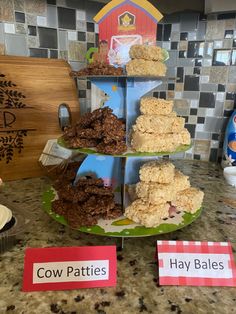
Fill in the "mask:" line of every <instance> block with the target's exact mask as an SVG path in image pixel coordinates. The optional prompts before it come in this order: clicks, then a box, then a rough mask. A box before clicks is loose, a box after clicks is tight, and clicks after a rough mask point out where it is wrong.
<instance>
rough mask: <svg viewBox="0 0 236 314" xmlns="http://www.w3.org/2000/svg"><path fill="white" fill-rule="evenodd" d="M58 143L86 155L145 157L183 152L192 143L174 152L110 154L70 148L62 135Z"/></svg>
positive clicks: (181, 146) (88, 149)
mask: <svg viewBox="0 0 236 314" xmlns="http://www.w3.org/2000/svg"><path fill="white" fill-rule="evenodd" d="M57 143H58V145H59V146H61V147H63V148H67V149H70V150H73V151H75V152H78V153H81V154H86V155H97V156H113V157H145V156H163V155H174V154H177V153H183V152H186V151H188V150H189V149H190V148H191V147H192V144H190V145H180V146H179V147H178V148H177V149H176V150H175V151H174V152H158V153H157V152H154V153H148V152H143V153H142V152H132V153H123V154H118V155H109V154H102V153H98V152H96V151H95V150H94V149H91V148H70V147H68V146H67V145H66V143H65V140H64V139H63V138H62V137H59V138H58V139H57Z"/></svg>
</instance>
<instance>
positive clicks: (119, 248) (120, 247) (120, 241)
mask: <svg viewBox="0 0 236 314" xmlns="http://www.w3.org/2000/svg"><path fill="white" fill-rule="evenodd" d="M124 244H125V238H124V237H121V238H118V245H117V251H122V250H123V248H124Z"/></svg>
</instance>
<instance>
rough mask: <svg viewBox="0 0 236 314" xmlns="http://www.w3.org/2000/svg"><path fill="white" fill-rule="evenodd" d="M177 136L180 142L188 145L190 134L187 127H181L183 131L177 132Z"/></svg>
mask: <svg viewBox="0 0 236 314" xmlns="http://www.w3.org/2000/svg"><path fill="white" fill-rule="evenodd" d="M179 137H180V138H179V142H180V144H182V145H189V144H190V143H191V136H190V133H189V131H188V130H187V129H183V131H182V132H180V133H179Z"/></svg>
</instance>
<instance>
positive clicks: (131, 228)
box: [43, 186, 202, 237]
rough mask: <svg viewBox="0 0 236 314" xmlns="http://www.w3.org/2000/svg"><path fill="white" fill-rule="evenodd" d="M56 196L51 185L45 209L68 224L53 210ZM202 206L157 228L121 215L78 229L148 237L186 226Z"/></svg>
mask: <svg viewBox="0 0 236 314" xmlns="http://www.w3.org/2000/svg"><path fill="white" fill-rule="evenodd" d="M55 198H56V192H55V190H54V189H53V188H52V187H51V186H49V187H48V189H47V190H46V191H45V192H44V194H43V209H44V211H45V212H46V213H47V214H49V215H50V216H51V217H52V218H53V219H54V220H56V221H57V222H59V223H60V224H63V225H65V226H68V227H69V225H68V223H67V221H66V219H65V217H63V216H60V215H57V214H56V213H54V212H53V211H52V206H51V204H52V201H53V200H54V199H55ZM201 211H202V208H200V209H199V210H198V211H197V212H196V213H194V214H190V213H186V212H180V213H179V214H176V215H175V217H173V218H168V219H167V220H163V223H162V224H160V225H159V226H157V227H155V228H146V227H143V226H141V225H138V224H136V223H134V222H133V221H131V220H129V219H127V218H125V217H119V218H117V219H114V220H104V219H100V220H99V221H98V224H97V225H95V226H91V227H80V228H78V229H76V230H78V231H81V232H86V233H90V234H96V235H101V236H109V237H146V236H153V235H158V234H164V233H168V232H173V231H176V230H178V229H181V228H184V227H186V226H187V225H189V224H191V223H192V222H193V221H194V220H196V219H197V218H198V217H199V216H200V214H201Z"/></svg>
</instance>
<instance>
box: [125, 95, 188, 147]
mask: <svg viewBox="0 0 236 314" xmlns="http://www.w3.org/2000/svg"><path fill="white" fill-rule="evenodd" d="M140 111H141V115H140V116H139V117H138V118H137V120H136V123H135V125H133V132H132V138H131V146H132V148H133V149H134V150H136V151H138V152H173V151H175V150H176V149H177V148H178V147H179V146H180V145H189V144H190V134H189V132H188V130H187V129H185V127H184V123H185V120H184V118H182V117H177V116H176V113H175V112H173V101H171V100H165V99H160V98H155V97H144V98H141V101H140Z"/></svg>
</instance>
